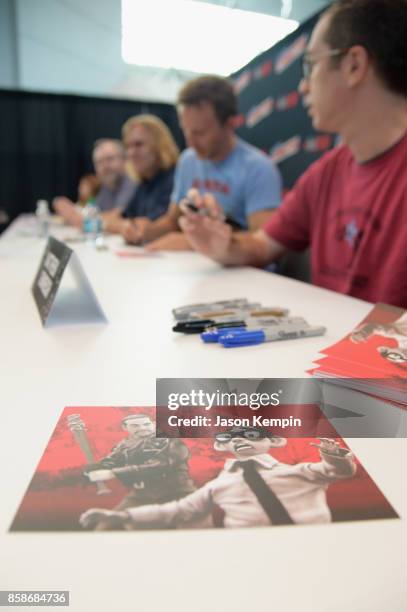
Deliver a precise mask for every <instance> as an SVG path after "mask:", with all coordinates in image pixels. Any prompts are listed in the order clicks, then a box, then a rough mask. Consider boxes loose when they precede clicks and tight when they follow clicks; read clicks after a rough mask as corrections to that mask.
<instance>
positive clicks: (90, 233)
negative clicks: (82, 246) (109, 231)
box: [82, 198, 102, 245]
mask: <svg viewBox="0 0 407 612" xmlns="http://www.w3.org/2000/svg"><path fill="white" fill-rule="evenodd" d="M82 229H83V233H84V234H85V236H86V242H87V243H88V244H92V245H96V241H97V239H98V236H99V235H100V234H101V232H102V220H101V218H100V210H99V208H98V207H97V205H96V203H95V200H94V199H93V198H91V199H90V200H88V202H87V203H86V206H85V208H84V209H83V226H82Z"/></svg>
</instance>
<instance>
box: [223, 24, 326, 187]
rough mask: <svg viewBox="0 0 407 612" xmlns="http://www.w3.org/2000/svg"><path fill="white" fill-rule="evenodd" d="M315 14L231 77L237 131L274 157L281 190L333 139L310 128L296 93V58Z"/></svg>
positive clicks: (298, 76)
mask: <svg viewBox="0 0 407 612" xmlns="http://www.w3.org/2000/svg"><path fill="white" fill-rule="evenodd" d="M318 17H319V14H317V15H315V16H314V17H312V18H311V19H309V20H308V21H305V22H304V23H303V24H302V25H301V26H300V27H299V28H298V29H297V30H296V31H295V32H293V33H292V34H290V35H289V36H287V37H286V38H285V39H284V40H282V41H280V42H279V43H277V44H276V45H275V46H274V47H272V48H271V49H269V50H268V51H265V52H264V53H262V54H261V55H259V56H257V57H256V58H255V59H253V60H252V61H251V62H250V63H249V64H247V65H246V66H244V67H243V68H242V69H241V70H239V71H238V72H236V73H234V74H233V75H232V78H233V81H234V84H235V90H236V93H237V94H238V100H239V112H240V114H239V116H238V126H239V127H238V133H239V135H240V136H241V137H242V138H243V139H244V140H246V141H248V142H250V143H252V144H253V145H255V146H257V147H259V148H260V149H263V150H264V151H265V152H266V153H267V154H269V155H270V156H271V157H272V158H273V159H274V161H275V162H276V163H277V164H278V167H279V169H280V171H281V174H282V176H283V183H284V187H285V188H286V189H289V188H291V187H292V186H293V184H294V183H295V181H296V180H297V178H298V177H299V176H300V175H301V174H302V173H303V172H304V170H305V169H306V168H307V167H308V166H309V165H310V163H312V162H313V161H315V160H316V159H317V158H318V157H320V156H321V155H322V153H323V152H324V151H326V150H327V149H330V148H331V147H332V146H333V145H334V143H335V138H334V137H333V136H332V135H328V134H321V133H317V132H315V130H314V129H313V127H312V124H311V120H310V118H309V117H308V115H307V112H306V109H305V108H304V106H303V104H302V101H301V97H300V95H299V93H298V91H297V88H298V84H299V82H300V80H301V76H302V73H301V62H302V56H303V53H304V50H305V47H306V44H307V42H308V38H309V35H310V33H311V31H312V29H313V27H314V25H315V23H316V21H317V20H318Z"/></svg>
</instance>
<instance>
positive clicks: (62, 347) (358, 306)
mask: <svg viewBox="0 0 407 612" xmlns="http://www.w3.org/2000/svg"><path fill="white" fill-rule="evenodd" d="M19 227H20V229H21V221H20V226H19V225H18V224H17V225H14V227H12V228H11V229H10V230H8V232H6V233H5V234H4V235H3V236H2V238H1V240H0V278H1V281H2V297H1V300H0V329H1V331H0V364H1V385H0V395H1V416H0V449H1V450H0V456H1V466H2V471H1V491H2V496H1V506H0V589H8V590H9V589H24V590H29V589H37V590H38V589H69V590H70V591H71V609H72V610H75V611H84V612H85V611H87V610H92V611H95V612H96V611H106V612H107V611H109V612H111V611H112V610H113V609H115V610H120V612H124V611H125V610H132V611H134V610H143V611H144V610H153V611H156V610H157V611H158V610H176V612H184V611H185V612H187V611H188V612H189V611H191V610H195V611H205V612H206V611H207V610H209V609H211V610H215V611H216V612H217V611H218V610H219V611H220V610H222V612H223V611H229V610H230V611H232V610H233V612H237V611H240V610H242V611H243V610H244V611H245V612H247V610H253V611H256V612H257V610H267V611H268V610H277V609H278V610H280V611H289V612H291V611H294V610H299V611H301V612H308V611H309V612H311V611H312V612H315V611H321V612H328V611H329V612H330V611H332V612H333V611H338V612H339V611H340V612H343V610H352V611H358V612H359V611H365V610H366V611H368V610H369V611H370V612H372V611H376V610H377V611H380V612H382V611H383V610H384V609H387V610H389V612H390V611H391V612H398V611H400V612H401V611H404V612H405V610H406V609H407V585H406V568H407V546H406V545H407V527H406V523H405V521H404V520H403V519H402V520H388V521H366V522H355V523H336V524H332V525H327V526H315V527H314V526H313V527H309V526H307V527H299V526H297V527H295V528H276V527H274V528H273V529H261V528H257V529H246V530H226V529H225V530H206V531H205V530H203V531H177V532H175V533H174V532H124V533H121V532H120V533H118V532H116V533H114V532H106V533H98V534H94V533H69V534H63V533H60V534H58V533H32V534H22V533H12V534H9V533H7V530H8V527H9V525H10V522H11V520H12V518H13V516H14V514H15V511H16V509H17V507H18V505H19V503H20V501H21V499H22V497H23V495H24V493H25V491H26V488H27V486H28V484H29V481H30V479H31V477H32V475H33V472H34V470H35V467H36V465H37V463H38V460H39V458H40V457H41V455H42V453H43V451H44V448H45V446H46V444H47V442H48V440H49V437H50V435H51V433H52V431H53V428H54V426H55V423H56V421H57V419H58V418H59V416H60V413H61V411H62V409H63V408H64V406H67V405H70V406H75V405H78V406H86V405H105V406H107V405H122V406H126V405H146V404H151V405H152V404H154V401H155V379H156V378H159V377H166V378H168V377H187V378H203V377H208V378H210V377H215V378H239V377H242V378H268V377H301V376H304V373H305V370H306V369H308V368H309V367H310V365H311V363H312V360H313V359H315V358H316V357H317V355H318V350H319V349H321V348H323V347H325V346H327V345H329V344H331V343H332V342H334V341H335V340H337V339H339V338H340V337H342V336H343V335H344V334H345V333H346V332H347V331H348V330H349V329H350V328H351V327H352V326H354V325H355V324H356V323H358V322H359V321H360V320H361V319H362V318H363V317H364V316H365V314H366V313H367V312H368V310H369V309H370V307H371V305H370V304H367V303H366V302H362V301H360V300H356V299H352V298H348V297H345V296H341V295H338V294H335V293H333V292H330V291H326V290H323V289H319V288H316V287H312V286H310V285H306V284H303V283H300V282H297V281H293V280H290V279H287V278H283V277H280V276H277V275H273V274H268V273H265V272H263V271H259V270H254V269H249V268H240V269H222V268H221V267H219V266H218V265H216V264H214V263H213V262H210V261H209V260H207V259H205V258H203V257H201V256H199V255H197V254H195V253H164V254H160V255H157V256H151V257H146V258H140V259H122V258H119V257H118V256H117V255H115V254H114V253H113V252H112V251H108V252H96V251H94V250H93V249H92V248H91V247H89V246H86V245H78V246H75V250H76V252H77V254H78V256H79V257H80V259H81V262H82V264H83V266H84V268H85V270H86V272H87V274H88V276H89V278H90V279H91V281H92V284H93V287H94V289H95V292H96V294H97V296H98V297H99V299H100V302H101V304H102V306H103V309H104V310H105V312H106V315H107V317H108V319H109V324H108V325H105V326H103V325H101V326H90V327H89V326H88V327H66V328H63V327H61V328H54V329H50V330H44V329H43V328H42V327H41V325H40V320H39V315H38V313H37V311H36V308H35V305H34V302H33V299H32V297H31V294H30V286H31V284H32V281H33V278H34V275H35V272H36V269H37V267H38V264H39V260H40V256H41V253H42V251H43V249H44V246H45V241H43V240H42V241H41V240H40V239H38V238H35V237H29V236H21V235H19V230H18V228H19ZM240 296H244V297H248V298H250V300H253V301H259V302H262V303H263V304H265V305H281V306H286V307H288V308H290V310H291V313H292V314H297V315H301V316H304V317H305V318H306V319H307V320H308V322H309V323H311V324H323V325H326V326H327V328H328V332H327V335H326V336H325V337H321V338H308V339H303V340H301V341H295V342H290V341H286V342H280V343H269V344H264V345H260V346H256V347H247V348H240V349H234V350H226V349H223V348H221V347H218V346H211V347H207V346H205V345H203V344H202V343H201V342H200V341H199V340H198V339H197V338H196V337H191V336H180V335H176V334H174V333H172V332H171V323H172V318H171V312H170V311H171V308H172V307H174V306H178V305H182V304H186V303H192V302H199V301H210V300H214V299H225V298H229V297H240ZM350 444H351V447H352V449H353V450H354V451H355V453H356V454H357V456H358V457H359V458H360V460H361V461H362V463H363V465H364V466H365V468H366V469H367V470H368V471H369V473H370V475H371V476H372V478H373V479H374V481H375V482H376V484H377V485H378V486H379V487H380V489H381V490H382V491H383V493H384V494H385V496H386V497H387V498H388V499H389V501H390V502H391V504H392V505H393V506H394V507H395V509H396V510H397V511H398V513H399V514H400V515H401V516H405V515H406V514H407V484H406V482H407V481H406V477H405V469H406V468H405V466H406V465H407V441H406V440H384V439H382V440H378V439H376V440H367V439H365V440H361V439H359V440H352V441H351V442H350ZM117 601H119V603H115V602H117Z"/></svg>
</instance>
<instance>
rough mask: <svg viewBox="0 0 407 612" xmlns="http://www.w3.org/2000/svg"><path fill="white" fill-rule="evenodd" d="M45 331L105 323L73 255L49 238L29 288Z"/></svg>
mask: <svg viewBox="0 0 407 612" xmlns="http://www.w3.org/2000/svg"><path fill="white" fill-rule="evenodd" d="M32 293H33V296H34V300H35V303H36V305H37V308H38V311H39V314H40V317H41V321H42V324H43V326H44V327H55V326H58V325H75V324H87V323H107V319H106V316H105V314H104V312H103V310H102V308H101V306H100V304H99V302H98V299H97V297H96V295H95V293H94V291H93V289H92V286H91V284H90V282H89V279H88V278H87V276H86V274H85V272H84V270H83V268H82V265H81V263H80V261H79V258H78V257H77V255H76V253H75V252H74V251H72V249H70V248H69V247H68V246H67V245H66V244H64V243H63V242H60V241H59V240H56V239H55V238H52V237H50V238H49V240H48V242H47V246H46V248H45V252H44V255H43V257H42V259H41V263H40V266H39V268H38V272H37V274H36V277H35V280H34V283H33V285H32Z"/></svg>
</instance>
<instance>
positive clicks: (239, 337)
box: [218, 326, 326, 348]
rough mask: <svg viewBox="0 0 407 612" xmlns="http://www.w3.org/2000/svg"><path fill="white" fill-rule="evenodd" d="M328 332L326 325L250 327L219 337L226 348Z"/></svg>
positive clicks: (307, 336) (320, 334) (319, 334)
mask: <svg viewBox="0 0 407 612" xmlns="http://www.w3.org/2000/svg"><path fill="white" fill-rule="evenodd" d="M325 332H326V327H323V326H315V327H311V326H310V327H305V328H303V329H297V330H292V331H289V330H280V331H277V330H271V329H250V330H243V331H232V330H231V331H230V332H229V333H227V334H225V335H221V336H220V337H219V340H218V341H219V343H220V344H222V345H223V346H224V347H226V348H233V347H235V346H251V345H253V344H262V343H263V342H275V341H278V340H293V339H295V338H309V337H313V336H322V335H323V334H324V333H325Z"/></svg>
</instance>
